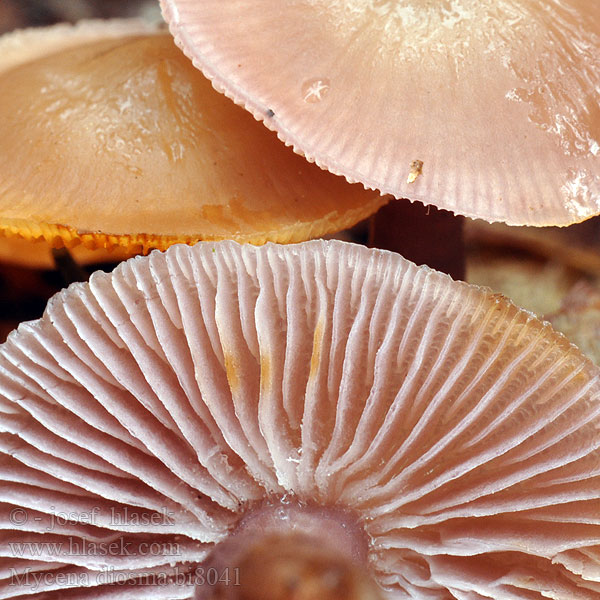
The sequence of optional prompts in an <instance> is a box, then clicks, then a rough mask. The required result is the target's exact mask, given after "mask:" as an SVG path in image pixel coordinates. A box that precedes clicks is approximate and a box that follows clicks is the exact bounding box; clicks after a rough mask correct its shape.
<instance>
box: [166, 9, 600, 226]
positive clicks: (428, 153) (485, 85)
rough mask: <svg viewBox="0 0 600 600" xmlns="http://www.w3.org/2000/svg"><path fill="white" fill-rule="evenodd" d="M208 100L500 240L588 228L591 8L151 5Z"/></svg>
mask: <svg viewBox="0 0 600 600" xmlns="http://www.w3.org/2000/svg"><path fill="white" fill-rule="evenodd" d="M161 5H162V8H163V14H164V16H165V18H166V20H167V21H168V22H169V26H170V29H171V32H172V33H173V35H174V36H175V39H176V42H177V44H178V45H179V46H181V48H182V49H183V50H184V52H185V53H186V54H187V55H188V56H190V57H191V58H192V60H193V61H194V64H195V65H196V66H197V67H199V68H200V69H202V71H203V72H204V73H205V74H206V75H207V76H208V77H209V78H210V79H211V80H212V81H213V84H214V85H215V87H216V88H217V89H219V90H221V91H223V92H224V93H225V94H227V95H228V96H229V97H231V98H233V99H234V100H235V102H237V103H238V104H240V105H242V106H244V107H246V108H247V109H248V110H249V111H251V112H252V114H253V115H254V116H255V117H256V118H257V119H260V120H261V121H264V123H265V125H266V126H267V127H269V128H270V129H273V130H275V131H277V133H278V135H279V137H280V138H281V139H282V140H284V141H285V142H286V144H291V145H293V146H294V149H295V150H296V151H297V152H299V153H302V154H304V155H305V156H306V157H307V158H308V159H309V160H311V161H312V160H314V161H316V162H317V164H319V165H321V166H322V167H324V168H327V169H329V170H330V171H332V172H333V173H338V174H342V175H344V176H346V177H347V178H348V180H349V181H361V182H362V183H364V184H365V185H366V186H368V187H370V188H374V189H379V190H381V191H382V192H384V193H390V194H392V195H394V196H395V197H397V198H400V197H408V198H410V199H412V200H419V201H421V202H423V203H425V204H434V205H436V206H438V207H440V208H444V209H448V210H451V211H453V212H455V213H458V214H462V215H467V216H469V217H478V218H482V219H485V220H487V221H490V222H491V221H505V222H506V223H508V224H512V225H568V224H570V223H574V222H578V221H582V220H584V219H586V218H588V217H591V216H592V215H595V214H598V213H600V108H599V102H598V95H599V90H600V3H598V2H590V1H589V0H561V1H559V0H544V1H542V2H540V1H539V0H452V1H432V0H370V1H366V0H298V1H296V2H287V3H282V2H280V0H256V1H254V2H251V3H248V2H246V1H240V0H231V1H229V2H222V1H221V0H205V1H203V2H197V1H196V0H161Z"/></svg>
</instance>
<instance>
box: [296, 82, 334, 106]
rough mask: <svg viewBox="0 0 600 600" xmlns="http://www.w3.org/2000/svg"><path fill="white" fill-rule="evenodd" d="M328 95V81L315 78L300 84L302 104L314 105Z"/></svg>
mask: <svg viewBox="0 0 600 600" xmlns="http://www.w3.org/2000/svg"><path fill="white" fill-rule="evenodd" d="M328 93H329V79H327V78H325V77H315V78H313V79H308V80H307V81H305V82H304V83H303V84H302V98H303V100H304V102H308V103H310V104H315V103H316V102H320V101H321V100H323V98H325V96H327V94H328Z"/></svg>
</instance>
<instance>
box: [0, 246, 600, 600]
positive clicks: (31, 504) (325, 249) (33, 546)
mask: <svg viewBox="0 0 600 600" xmlns="http://www.w3.org/2000/svg"><path fill="white" fill-rule="evenodd" d="M598 376H599V371H598V369H597V368H596V367H594V366H593V365H592V364H591V362H590V361H589V360H587V359H585V358H584V357H583V356H582V355H581V354H580V352H579V351H578V350H577V349H576V348H575V347H574V346H572V345H571V344H569V342H568V341H567V340H566V339H565V338H564V337H563V336H561V335H560V334H557V333H556V332H555V331H554V330H553V329H552V328H551V326H550V325H548V324H547V323H546V324H544V323H542V322H540V321H538V320H537V319H535V318H534V317H533V316H532V315H531V314H530V313H527V312H525V311H523V310H520V309H518V308H517V307H515V306H514V305H513V304H511V303H510V302H509V301H507V300H506V299H505V298H503V297H501V296H497V295H494V294H492V293H491V292H490V291H488V290H486V289H482V288H477V287H475V286H470V285H467V284H464V283H460V282H454V281H452V280H451V279H450V278H449V277H447V276H445V275H442V274H440V273H437V272H435V271H433V270H431V269H428V268H425V267H423V268H417V267H416V266H415V265H414V264H412V263H409V262H408V261H406V260H404V259H402V258H401V257H400V256H398V255H395V254H392V253H389V252H385V251H377V250H369V249H366V248H364V247H361V246H354V245H351V244H345V243H342V242H334V241H332V242H325V241H315V242H308V243H304V244H299V245H291V246H277V245H272V244H267V245H265V246H262V247H253V246H240V245H238V244H236V243H234V242H229V241H228V242H220V243H214V244H213V243H202V244H198V245H196V246H194V247H188V246H183V245H178V246H174V247H172V248H170V249H169V250H168V251H167V252H166V253H159V252H154V253H152V254H151V255H150V256H148V257H138V258H135V259H131V260H129V261H127V262H125V263H122V264H121V265H120V266H119V267H118V268H117V269H116V270H115V271H114V272H113V273H111V274H106V273H100V272H99V273H96V274H94V275H93V276H92V278H91V280H90V282H89V283H86V284H74V285H73V286H71V287H70V288H69V289H68V290H66V291H64V292H61V293H60V294H58V295H57V296H55V297H54V298H53V299H52V300H51V301H50V303H49V304H48V308H47V310H46V313H45V315H44V317H43V318H42V319H40V320H38V321H32V322H29V323H24V324H22V325H21V326H20V327H19V329H18V330H17V331H16V332H13V333H12V334H11V335H10V336H9V339H8V341H7V342H6V343H5V344H4V345H2V346H0V411H1V418H0V428H1V433H0V465H1V469H0V473H1V477H2V480H3V484H2V486H0V514H1V517H2V518H1V520H0V522H1V523H2V528H3V530H4V532H3V534H2V537H1V540H0V556H1V557H2V558H1V559H0V597H2V598H19V597H31V596H30V595H31V594H42V596H41V597H43V598H44V599H48V600H51V599H53V598H61V599H62V598H74V597H76V598H114V597H127V598H161V599H165V600H166V599H167V598H192V597H196V598H211V597H212V598H216V597H220V598H227V597H228V598H238V599H239V598H252V597H261V598H263V599H264V598H283V597H285V598H294V599H299V598H302V599H304V598H319V599H322V598H328V597H331V598H348V599H350V598H353V597H360V598H363V599H365V598H371V597H377V596H379V597H380V598H390V599H392V598H394V599H400V598H403V599H409V598H412V599H415V600H416V599H418V600H423V599H424V598H427V599H428V600H429V599H436V600H450V599H459V600H482V599H493V600H509V599H510V600H516V599H519V600H534V599H538V598H539V599H541V598H554V599H555V600H556V599H561V600H593V599H594V598H597V597H598V594H599V593H600V523H599V520H598V503H599V500H600V488H599V485H598V481H599V475H598V464H599V459H600V451H599V449H598V446H599V441H598V427H599V423H600V402H599V394H600V380H599V377H598ZM294 549H295V550H294ZM236 577H237V579H236ZM238 583H239V585H237V584H238ZM257 589H258V590H259V591H258V592H257ZM261 589H262V590H263V594H264V595H262V596H261V595H260V590H261ZM311 590H313V591H314V590H318V591H317V592H314V593H313V595H310V594H311ZM257 593H258V594H259V595H258V596H256V594H257ZM336 593H337V594H338V596H336V595H335V594H336ZM252 594H254V596H253V595H252ZM277 594H279V595H277ZM328 594H329V595H328ZM339 594H342V595H341V596H340V595H339Z"/></svg>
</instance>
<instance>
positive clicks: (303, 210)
mask: <svg viewBox="0 0 600 600" xmlns="http://www.w3.org/2000/svg"><path fill="white" fill-rule="evenodd" d="M127 23H128V22H127V21H118V22H117V24H116V25H115V26H114V28H113V24H112V22H107V23H101V22H100V23H98V22H93V23H90V24H80V25H78V26H75V27H65V26H61V27H59V28H55V27H50V28H47V29H42V30H28V31H25V32H15V33H13V34H9V35H7V36H5V37H3V38H2V39H1V40H0V88H1V89H2V95H1V96H0V128H1V130H2V136H0V232H1V233H4V234H5V235H9V236H20V237H23V238H27V239H39V238H43V239H44V240H46V241H47V242H49V243H51V244H55V245H60V246H62V245H66V246H74V245H77V244H83V245H84V246H87V247H106V248H111V247H115V246H125V247H126V248H127V249H128V250H130V251H139V250H147V249H148V248H153V247H156V248H161V249H164V248H166V247H168V246H169V245H170V244H172V243H175V242H185V243H193V242H195V241H198V240H199V239H208V240H213V239H223V238H233V239H237V240H240V241H249V242H253V243H258V244H260V243H264V242H265V241H267V240H270V241H278V242H290V241H300V240H303V239H308V238H310V237H316V236H319V235H323V234H325V233H332V232H335V231H338V230H341V229H344V228H346V227H349V226H351V225H353V224H355V223H356V222H358V221H360V220H362V219H364V218H366V217H367V216H369V215H370V214H372V213H373V212H374V211H376V210H377V208H379V207H380V206H381V205H382V204H384V203H385V202H386V201H387V199H386V198H383V197H381V196H380V195H379V194H378V193H375V192H371V191H367V190H365V189H364V188H363V187H362V186H360V185H355V186H351V185H348V183H347V182H346V181H345V180H344V179H343V178H340V177H336V176H334V175H331V174H330V173H326V172H323V171H322V170H321V169H319V168H318V167H317V166H315V165H311V164H308V163H307V162H306V161H305V160H303V159H302V158H301V157H299V156H297V155H296V154H294V153H293V151H292V150H291V149H289V148H285V147H284V146H283V144H281V143H280V142H278V141H277V139H276V136H275V135H274V134H273V133H271V132H268V131H266V130H265V128H264V127H262V126H261V125H260V124H258V123H257V122H256V121H255V120H254V119H253V118H252V117H251V116H250V115H249V114H247V113H246V112H245V111H244V110H242V109H240V108H238V107H236V106H235V105H233V104H232V103H231V102H230V101H229V100H227V99H225V98H224V97H223V96H221V95H220V94H218V93H217V92H215V91H214V89H213V88H212V86H211V84H210V82H209V81H208V80H206V79H205V78H204V77H203V76H202V75H201V73H199V72H198V71H197V70H196V69H194V68H193V66H192V64H191V63H190V61H189V60H188V59H187V58H186V57H185V56H184V55H183V54H182V53H181V51H180V50H179V49H178V48H177V47H176V46H175V45H174V44H173V40H172V39H171V37H170V36H169V34H168V33H167V32H165V31H162V30H156V29H154V30H151V28H150V27H149V26H141V25H140V24H139V23H138V22H137V21H133V22H131V23H130V24H129V29H128V27H127ZM117 34H118V35H117ZM86 36H87V40H89V41H87V42H86ZM20 51H22V55H21V54H20Z"/></svg>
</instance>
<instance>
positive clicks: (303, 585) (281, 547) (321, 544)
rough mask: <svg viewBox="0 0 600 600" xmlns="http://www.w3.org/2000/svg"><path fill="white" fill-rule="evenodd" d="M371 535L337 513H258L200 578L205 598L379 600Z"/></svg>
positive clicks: (280, 505) (280, 504)
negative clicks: (371, 567) (369, 565)
mask: <svg viewBox="0 0 600 600" xmlns="http://www.w3.org/2000/svg"><path fill="white" fill-rule="evenodd" d="M367 545H368V544H367V537H366V534H365V532H364V531H363V529H362V527H360V525H359V524H358V523H357V521H356V519H355V518H354V517H352V516H351V515H348V514H347V513H345V512H343V511H340V510H337V509H326V508H323V507H318V508H314V507H309V506H305V505H301V504H300V503H295V502H294V503H290V502H287V501H281V500H278V501H276V502H274V503H273V502H270V503H269V504H268V505H266V506H261V507H259V508H258V509H256V510H251V511H250V512H249V513H248V514H247V515H246V517H244V518H243V519H242V521H241V522H240V524H239V525H238V526H237V528H236V530H235V531H234V532H233V533H232V534H231V535H229V536H228V537H227V539H226V540H224V541H223V542H221V543H220V544H219V545H218V546H217V548H216V549H215V551H214V552H213V554H212V555H211V557H210V559H209V560H208V562H207V563H206V564H204V565H202V566H201V567H199V571H198V574H208V573H211V574H212V575H214V577H213V579H214V580H215V582H214V585H212V584H211V582H209V581H205V582H204V584H203V585H202V584H199V585H198V588H197V594H196V598H197V599H201V600H209V599H210V600H212V599H217V598H219V599H231V600H258V599H259V598H260V599H261V600H284V599H285V600H312V599H313V598H314V599H315V600H316V599H319V600H342V599H346V600H354V599H357V600H359V599H360V600H377V599H379V598H380V595H379V593H378V591H377V589H378V588H377V586H376V584H375V583H374V582H373V580H372V578H371V577H370V576H369V575H368V573H367V569H366V561H367Z"/></svg>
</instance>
